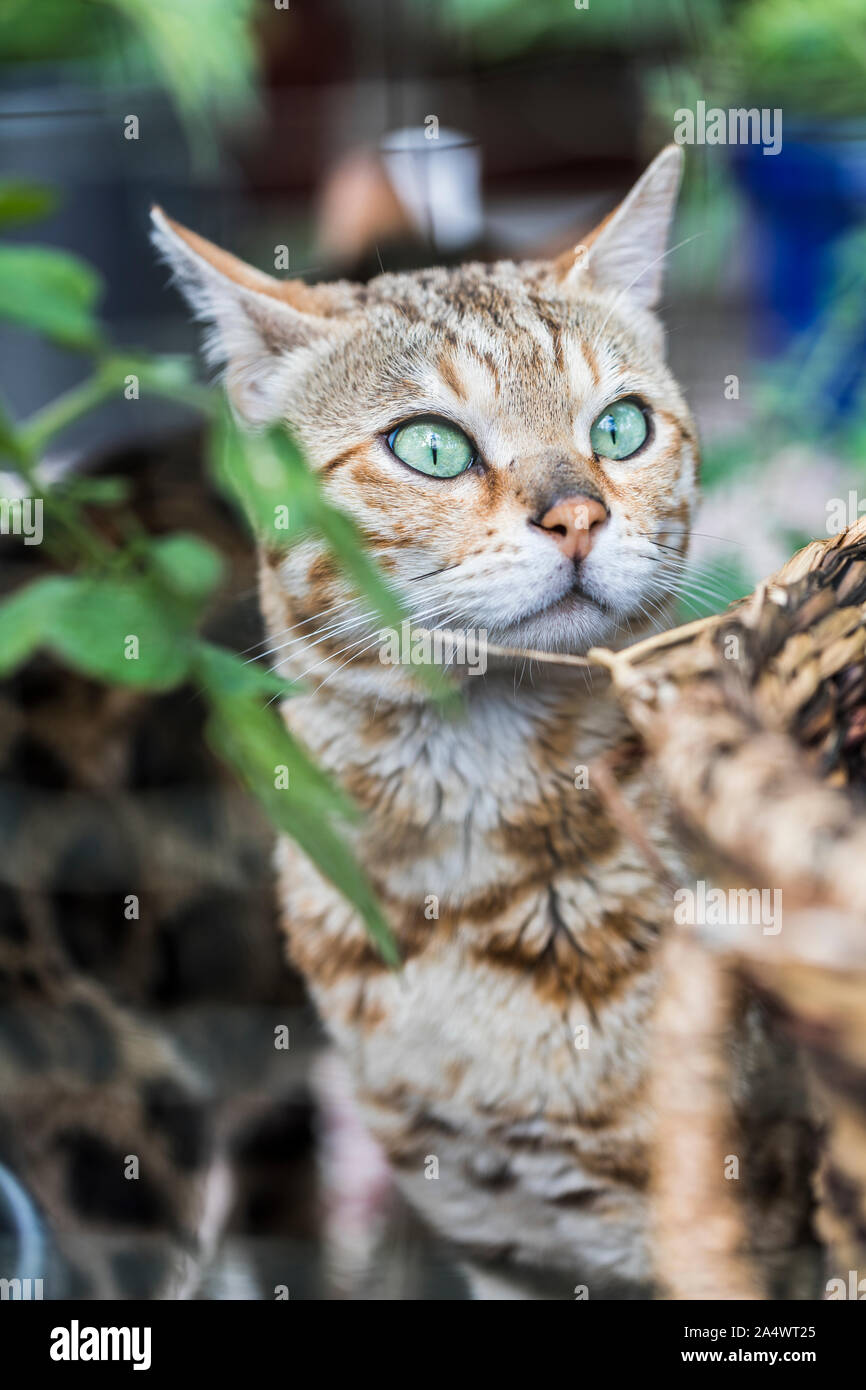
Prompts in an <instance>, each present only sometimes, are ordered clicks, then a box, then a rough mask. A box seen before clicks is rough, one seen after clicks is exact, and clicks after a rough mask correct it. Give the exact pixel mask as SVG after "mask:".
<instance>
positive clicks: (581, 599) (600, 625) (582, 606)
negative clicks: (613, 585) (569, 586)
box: [490, 590, 622, 656]
mask: <svg viewBox="0 0 866 1390" xmlns="http://www.w3.org/2000/svg"><path fill="white" fill-rule="evenodd" d="M621 632H622V625H621V624H620V623H619V622H618V621H617V619H616V617H615V616H614V614H613V613H612V612H611V611H610V609H607V608H603V607H602V606H601V604H599V603H596V602H595V600H594V599H591V598H589V597H588V596H587V595H586V594H582V593H578V592H576V591H575V590H571V591H570V592H569V593H567V594H564V595H563V596H562V598H558V599H556V600H554V602H553V603H550V604H548V605H547V607H545V608H539V609H538V610H536V612H534V613H530V614H527V616H526V617H525V618H520V619H519V620H518V621H517V622H514V623H510V624H509V625H508V627H506V628H503V629H502V630H501V631H498V632H497V633H496V635H495V636H494V634H493V633H492V632H491V634H490V640H491V641H495V642H496V643H498V644H499V645H500V646H503V647H532V648H535V649H536V650H539V651H550V652H571V653H572V654H574V655H576V656H580V655H582V654H583V653H584V652H586V651H588V650H589V648H590V647H598V646H609V645H611V644H612V643H614V642H615V641H616V640H617V636H618V634H619V635H621Z"/></svg>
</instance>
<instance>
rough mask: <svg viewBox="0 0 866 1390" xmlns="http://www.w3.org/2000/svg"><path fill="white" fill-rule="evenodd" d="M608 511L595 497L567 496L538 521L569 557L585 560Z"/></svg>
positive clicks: (570, 558)
mask: <svg viewBox="0 0 866 1390" xmlns="http://www.w3.org/2000/svg"><path fill="white" fill-rule="evenodd" d="M606 520H607V511H606V510H605V507H604V506H603V504H602V503H601V502H597V501H596V500H595V498H594V497H565V498H563V500H562V501H561V502H557V503H556V505H555V506H553V507H551V508H550V511H548V512H545V514H544V516H543V517H542V518H541V520H540V521H539V522H537V523H536V524H537V525H538V526H540V527H541V529H542V530H543V531H546V532H547V533H548V535H549V536H550V538H551V540H553V541H555V542H556V544H557V545H558V546H559V548H560V550H561V551H562V552H563V554H564V555H567V556H568V558H569V560H585V559H586V557H587V555H588V554H589V552H590V550H591V549H592V544H593V541H594V540H595V536H596V532H597V530H598V527H599V526H600V525H601V523H602V522H603V521H606Z"/></svg>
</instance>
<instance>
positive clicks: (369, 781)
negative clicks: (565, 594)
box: [285, 667, 626, 820]
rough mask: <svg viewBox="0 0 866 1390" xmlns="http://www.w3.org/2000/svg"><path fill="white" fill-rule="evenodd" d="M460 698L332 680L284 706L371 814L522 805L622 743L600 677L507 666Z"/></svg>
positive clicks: (468, 684)
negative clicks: (395, 695) (443, 699)
mask: <svg viewBox="0 0 866 1390" xmlns="http://www.w3.org/2000/svg"><path fill="white" fill-rule="evenodd" d="M459 696H460V698H459V702H458V703H457V704H456V705H455V704H454V703H453V702H451V703H440V702H437V701H436V700H434V699H430V698H428V699H424V698H422V697H420V696H416V698H415V699H414V700H406V699H399V700H389V699H388V697H387V694H383V693H381V692H380V693H379V694H373V693H372V692H371V693H370V694H368V695H360V694H359V693H358V691H357V690H353V691H347V690H345V689H341V688H336V689H335V688H331V689H329V688H328V687H327V686H325V687H323V688H321V689H320V690H318V691H317V692H315V693H311V694H309V695H305V696H301V697H300V698H297V699H294V700H291V701H289V702H288V703H287V705H286V707H285V709H286V718H287V721H288V723H289V725H290V727H291V728H292V729H293V730H294V731H295V732H296V733H297V734H298V735H299V736H300V737H301V738H302V739H303V740H304V741H305V743H306V744H307V746H308V747H309V748H310V750H311V752H312V753H313V754H314V756H315V757H316V758H317V759H319V760H320V762H321V763H322V764H323V765H324V766H325V767H326V768H327V769H328V770H329V771H331V772H332V773H333V774H334V775H335V776H336V777H337V779H338V780H340V781H341V782H342V783H343V784H344V785H345V786H346V787H347V789H348V790H349V791H350V792H351V793H352V794H353V795H354V796H355V797H356V799H357V800H359V801H360V802H361V804H362V806H363V807H364V809H365V810H367V811H368V812H370V813H372V814H373V815H374V816H375V815H376V814H377V813H378V812H381V811H382V809H383V807H384V806H387V810H388V818H389V819H390V818H391V816H392V815H393V813H394V811H395V809H396V807H397V806H402V807H403V811H404V813H405V815H406V816H407V817H408V818H409V819H410V820H415V819H416V816H417V815H419V814H420V815H421V816H422V818H423V813H424V810H423V808H424V807H426V806H428V805H429V810H430V815H431V816H432V815H433V813H434V812H435V813H436V814H437V815H438V816H439V817H440V819H441V818H444V819H459V818H460V817H462V816H464V815H466V814H467V810H468V808H469V807H470V806H471V805H472V804H473V802H474V801H475V800H476V799H477V798H478V797H483V798H485V799H486V798H491V800H492V801H494V802H495V801H496V799H497V798H499V799H501V800H503V801H505V802H510V803H511V804H514V800H515V798H516V799H520V800H522V799H526V798H535V797H536V796H538V795H539V794H542V795H544V794H548V793H549V792H551V791H553V790H554V789H556V790H557V794H558V792H559V791H561V790H562V788H564V787H573V786H574V785H575V783H576V780H577V782H578V783H579V780H580V777H581V769H583V768H589V767H590V765H591V764H592V763H593V761H594V760H596V759H597V758H599V757H600V756H603V755H604V754H605V753H606V752H607V750H609V749H610V748H611V747H612V746H614V745H615V744H616V743H617V742H618V741H620V740H621V739H622V738H623V737H624V736H625V733H626V729H625V723H624V720H623V717H622V715H621V713H620V711H619V710H618V708H617V707H616V705H615V704H614V702H613V701H612V699H611V698H610V695H609V692H608V690H607V684H606V681H605V678H604V675H603V673H602V674H601V675H598V676H597V675H595V674H594V673H589V672H584V671H581V670H575V669H573V668H556V667H553V668H550V670H549V672H548V671H545V673H544V678H543V679H542V678H540V677H539V675H538V673H537V672H536V673H535V675H534V677H533V678H530V675H529V673H528V672H527V671H520V670H517V669H502V670H497V671H495V672H490V671H488V672H487V673H486V674H485V675H484V676H474V677H468V678H466V679H465V680H464V681H463V682H462V683H461V685H460V689H459Z"/></svg>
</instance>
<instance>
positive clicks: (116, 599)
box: [45, 577, 192, 690]
mask: <svg viewBox="0 0 866 1390" xmlns="http://www.w3.org/2000/svg"><path fill="white" fill-rule="evenodd" d="M70 583H71V587H70V590H69V592H68V594H67V595H66V598H65V600H64V601H63V602H62V603H61V604H60V605H59V606H58V608H57V610H56V611H55V612H54V613H53V614H52V617H51V621H50V623H49V625H48V629H47V631H46V633H45V636H46V639H47V641H48V642H49V644H50V646H51V647H52V648H53V650H54V651H56V652H57V653H58V654H59V655H60V656H62V657H63V658H64V660H66V661H68V662H69V664H70V665H71V666H73V667H75V669H76V670H78V671H83V672H84V673H85V675H88V676H94V677H96V679H97V680H104V681H109V682H116V683H117V684H119V685H131V686H139V687H143V688H146V689H149V690H169V689H171V687H172V686H175V685H178V684H179V683H180V682H181V681H182V680H183V679H184V677H185V676H186V674H187V671H188V669H189V664H190V658H191V655H192V644H191V641H190V635H189V633H188V631H187V630H185V629H184V627H183V626H182V625H181V624H180V623H179V622H177V620H176V619H175V617H174V615H173V614H171V613H170V612H168V611H167V606H166V604H165V601H164V599H163V598H162V596H161V595H160V594H159V593H158V591H155V590H154V588H153V587H152V586H151V585H149V584H148V582H147V581H146V580H143V579H134V578H126V579H118V578H108V577H106V578H83V579H76V580H74V581H70ZM132 639H134V640H132Z"/></svg>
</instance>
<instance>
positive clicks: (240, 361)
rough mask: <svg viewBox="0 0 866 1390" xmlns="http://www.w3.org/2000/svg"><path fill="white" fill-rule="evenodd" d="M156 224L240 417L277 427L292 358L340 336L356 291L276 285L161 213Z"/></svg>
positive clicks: (342, 286) (154, 214)
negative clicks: (337, 335)
mask: <svg viewBox="0 0 866 1390" xmlns="http://www.w3.org/2000/svg"><path fill="white" fill-rule="evenodd" d="M151 218H152V220H153V240H154V243H155V244H156V246H157V247H158V249H159V251H160V252H161V254H162V256H163V258H164V259H165V260H166V261H167V262H168V263H169V265H170V266H171V268H172V270H173V271H174V273H175V277H176V279H177V282H178V284H179V286H180V288H181V290H182V291H183V293H184V295H185V297H186V299H187V301H188V302H189V304H190V305H191V307H192V309H193V311H194V313H195V315H196V317H197V318H199V319H201V320H203V321H204V322H205V323H206V324H207V325H208V327H209V332H208V335H207V338H206V345H205V346H206V353H207V356H208V359H209V361H210V362H211V363H212V364H214V365H221V366H222V365H224V366H225V384H226V390H227V392H228V395H229V398H230V400H231V401H232V404H233V405H234V407H235V409H236V410H237V412H238V414H239V415H240V416H241V417H242V418H243V419H244V420H246V421H247V423H248V424H251V425H266V424H270V423H271V422H272V421H274V420H277V419H278V418H279V417H280V414H281V407H282V406H283V405H284V396H285V381H286V373H287V371H289V370H290V369H291V359H292V356H293V354H294V353H296V352H298V350H299V349H304V348H312V347H315V346H316V345H317V344H322V343H324V342H325V341H327V340H328V339H332V338H333V337H334V336H335V334H337V333H339V332H340V329H341V326H342V324H343V323H344V322H345V319H346V315H347V312H349V311H351V309H352V307H353V298H352V294H351V288H352V287H351V286H349V285H347V284H346V283H345V282H338V283H335V284H325V285H305V284H304V283H303V282H302V281H300V280H277V279H275V278H274V277H273V276H271V275H264V274H263V273H262V272H261V271H259V270H255V269H254V268H253V267H252V266H250V265H247V264H246V263H245V262H244V261H241V260H239V259H238V257H237V256H233V255H231V254H230V252H228V251H223V250H222V249H221V247H219V246H215V245H214V244H213V242H210V241H206V240H205V238H204V237H201V236H199V235H198V233H197V232H191V231H190V230H189V228H187V227H182V226H181V225H180V224H179V223H178V222H173V221H172V220H171V218H170V217H166V215H165V213H164V212H163V211H162V209H161V208H153V209H152V210H151Z"/></svg>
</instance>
